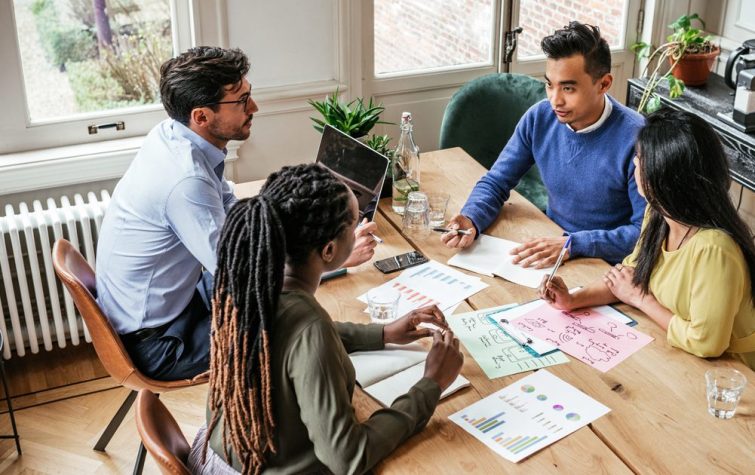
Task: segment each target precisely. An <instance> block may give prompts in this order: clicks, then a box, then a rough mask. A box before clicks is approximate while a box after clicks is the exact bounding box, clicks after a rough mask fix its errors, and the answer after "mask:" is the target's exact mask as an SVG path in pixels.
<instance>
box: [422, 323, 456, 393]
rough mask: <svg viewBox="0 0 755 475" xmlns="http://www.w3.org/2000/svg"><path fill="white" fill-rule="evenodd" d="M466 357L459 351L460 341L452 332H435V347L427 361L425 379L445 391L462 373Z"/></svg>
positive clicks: (431, 349)
mask: <svg viewBox="0 0 755 475" xmlns="http://www.w3.org/2000/svg"><path fill="white" fill-rule="evenodd" d="M463 363H464V355H462V354H461V351H459V340H458V339H457V338H454V334H453V332H452V331H451V330H448V331H446V332H445V333H441V332H439V331H436V332H433V346H432V348H430V352H429V353H428V354H427V360H425V377H426V378H430V379H432V380H433V381H435V382H436V383H438V386H440V391H441V392H443V391H445V390H446V389H447V388H448V387H449V386H450V385H451V383H453V382H454V380H456V377H457V376H458V375H459V371H461V365H462V364H463Z"/></svg>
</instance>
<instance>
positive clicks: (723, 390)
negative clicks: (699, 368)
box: [705, 368, 747, 419]
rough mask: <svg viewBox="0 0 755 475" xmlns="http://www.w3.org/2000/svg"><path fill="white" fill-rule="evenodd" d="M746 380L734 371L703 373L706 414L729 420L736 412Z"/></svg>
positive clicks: (721, 370)
mask: <svg viewBox="0 0 755 475" xmlns="http://www.w3.org/2000/svg"><path fill="white" fill-rule="evenodd" d="M746 385H747V379H746V378H745V377H744V375H743V374H742V373H740V372H739V371H737V370H736V369H730V368H714V369H709V370H708V371H706V372H705V388H706V393H707V395H708V413H709V414H710V415H712V416H715V417H718V418H719V419H731V418H732V417H734V412H735V411H736V410H737V404H738V403H739V398H741V397H742V393H743V392H744V389H745V386H746Z"/></svg>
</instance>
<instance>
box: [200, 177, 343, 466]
mask: <svg viewBox="0 0 755 475" xmlns="http://www.w3.org/2000/svg"><path fill="white" fill-rule="evenodd" d="M349 196H350V191H349V189H348V188H347V187H346V185H344V184H343V183H342V182H341V181H339V180H338V179H337V178H336V177H335V176H334V175H333V174H332V173H330V172H329V171H328V170H327V169H326V168H324V167H321V166H319V165H316V164H308V165H298V166H294V167H284V168H282V169H281V170H280V171H278V172H275V173H273V174H272V175H270V176H269V177H268V179H267V181H266V182H265V185H264V186H263V188H262V190H261V192H260V195H259V196H256V197H254V198H250V199H244V200H241V201H239V202H238V203H237V204H236V205H234V207H233V208H232V209H231V210H230V211H229V213H228V216H227V217H226V222H225V225H224V226H223V230H222V232H221V235H220V240H219V244H218V267H217V271H216V272H215V289H214V295H213V301H212V334H211V354H210V396H209V405H210V410H211V411H212V418H211V420H210V423H209V426H208V428H207V433H208V434H211V433H212V431H213V429H214V428H215V426H216V425H217V423H218V421H219V419H220V417H221V416H220V415H221V414H222V417H223V425H224V433H223V450H224V456H225V459H226V460H231V457H229V454H230V452H231V450H232V451H233V454H234V455H235V456H236V457H238V460H239V462H240V463H241V464H242V467H243V470H242V473H243V474H245V475H246V474H258V473H260V472H261V471H262V469H263V468H264V464H265V459H266V457H267V456H268V455H269V454H271V453H275V452H276V446H275V439H274V431H275V417H274V412H273V404H272V386H271V373H270V371H271V370H270V367H271V366H270V347H269V345H270V336H271V335H270V334H271V330H272V326H273V319H274V317H275V314H276V310H277V306H278V298H279V297H280V293H281V289H282V287H283V270H284V267H285V262H286V259H288V260H289V261H290V262H291V263H294V264H300V263H303V262H305V261H306V259H307V257H308V256H309V255H310V253H311V252H312V251H315V250H319V249H322V247H323V246H325V245H326V244H327V243H328V242H330V241H332V240H333V239H335V238H336V237H338V236H339V235H340V234H341V233H342V232H344V230H345V229H346V228H347V227H348V226H349V225H350V224H351V221H352V220H353V216H351V213H350V210H349ZM207 440H208V441H209V437H208V438H207ZM205 449H206V447H205Z"/></svg>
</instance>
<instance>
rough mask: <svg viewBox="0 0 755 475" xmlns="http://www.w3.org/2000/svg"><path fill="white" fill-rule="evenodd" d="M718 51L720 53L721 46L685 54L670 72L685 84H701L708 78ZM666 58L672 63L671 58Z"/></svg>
mask: <svg viewBox="0 0 755 475" xmlns="http://www.w3.org/2000/svg"><path fill="white" fill-rule="evenodd" d="M719 53H721V48H716V49H715V50H713V51H711V52H710V53H698V54H685V55H684V56H682V59H680V60H679V63H678V64H677V65H676V67H675V68H674V70H673V71H672V74H673V75H674V77H675V78H677V79H681V80H682V81H684V85H685V86H702V85H703V84H705V82H706V81H707V80H708V75H710V70H711V69H712V68H713V63H714V62H715V61H716V58H717V57H718V55H719ZM668 60H669V64H674V61H673V60H672V59H671V58H669V59H668Z"/></svg>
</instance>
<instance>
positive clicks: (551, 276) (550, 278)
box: [545, 236, 571, 286]
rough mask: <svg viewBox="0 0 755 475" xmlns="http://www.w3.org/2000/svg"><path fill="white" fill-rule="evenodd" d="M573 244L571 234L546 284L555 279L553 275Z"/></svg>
mask: <svg viewBox="0 0 755 475" xmlns="http://www.w3.org/2000/svg"><path fill="white" fill-rule="evenodd" d="M570 244H571V236H569V237H568V238H567V239H566V242H565V243H564V247H562V248H561V252H560V253H559V255H558V259H557V260H556V265H555V266H554V267H553V271H552V272H551V275H549V276H548V282H546V284H545V285H546V286H547V285H548V284H550V283H551V280H552V279H553V276H555V275H556V271H557V270H558V268H559V266H561V263H562V262H563V261H564V256H565V255H566V251H567V250H568V249H569V245H570Z"/></svg>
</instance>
